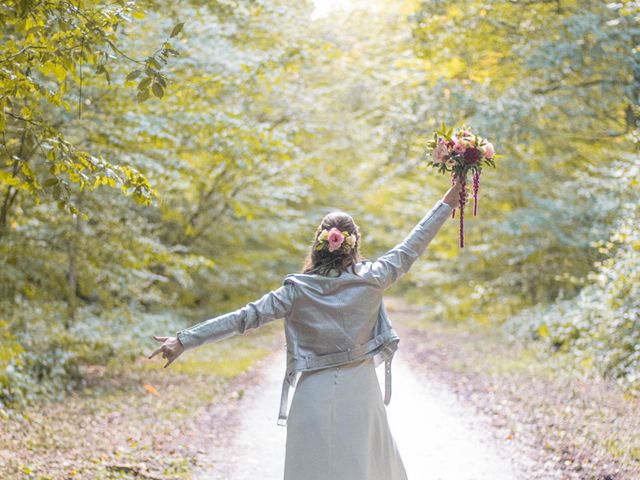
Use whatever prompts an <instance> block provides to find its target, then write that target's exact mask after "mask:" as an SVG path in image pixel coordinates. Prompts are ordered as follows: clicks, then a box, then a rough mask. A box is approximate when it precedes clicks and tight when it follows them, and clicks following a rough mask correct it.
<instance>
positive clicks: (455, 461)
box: [193, 349, 523, 480]
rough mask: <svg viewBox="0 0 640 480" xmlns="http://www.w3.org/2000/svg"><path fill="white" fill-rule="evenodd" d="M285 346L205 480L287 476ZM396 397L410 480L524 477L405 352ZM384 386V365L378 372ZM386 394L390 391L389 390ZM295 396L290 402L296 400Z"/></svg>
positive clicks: (198, 474) (213, 452) (393, 414)
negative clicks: (282, 404) (281, 414)
mask: <svg viewBox="0 0 640 480" xmlns="http://www.w3.org/2000/svg"><path fill="white" fill-rule="evenodd" d="M284 366H285V357H284V349H281V350H280V351H278V352H277V353H275V354H272V355H270V356H269V357H267V358H266V359H265V360H264V361H263V362H261V365H260V366H259V367H258V368H260V370H261V372H262V375H256V376H255V377H254V378H255V379H256V380H255V382H254V384H253V385H252V386H251V387H249V388H248V389H247V391H246V393H245V394H244V396H243V398H242V399H240V400H239V401H238V409H237V412H239V413H240V415H238V416H237V417H236V421H237V426H236V427H235V428H234V432H233V438H230V439H229V440H228V441H227V442H220V443H219V444H217V445H215V446H214V447H213V448H211V449H210V451H209V452H208V453H207V455H206V459H205V461H207V462H209V464H210V466H208V467H206V468H201V469H200V470H198V471H195V472H194V474H193V478H194V479H202V480H205V479H207V480H254V479H256V478H261V479H263V480H282V477H283V465H284V451H285V440H286V428H284V427H280V426H277V425H276V419H277V410H278V405H279V396H280V386H281V381H282V375H283V372H284ZM392 370H393V394H392V399H391V403H390V404H389V405H388V407H387V414H388V417H389V423H390V426H391V431H392V433H393V435H394V438H395V439H396V442H397V444H398V448H399V450H400V452H401V454H402V457H403V460H404V463H405V467H406V469H407V473H408V476H409V479H410V480H421V479H429V480H439V479H442V480H445V479H446V480H484V479H486V480H515V479H520V478H523V476H522V475H519V474H518V473H517V471H516V467H515V466H514V465H513V464H512V463H511V460H509V459H508V458H505V455H507V454H506V453H503V454H502V456H501V455H500V453H499V452H504V451H505V450H503V449H502V446H498V445H497V444H496V443H495V440H494V439H493V437H492V436H491V434H490V432H486V431H483V425H484V423H482V422H479V421H478V419H477V418H476V417H475V416H474V414H473V413H472V412H471V411H470V410H467V409H466V408H465V407H463V406H462V405H461V404H460V403H459V402H458V401H457V400H456V398H455V396H454V395H453V394H452V393H451V392H449V391H448V390H447V389H446V387H445V386H444V385H442V384H437V383H434V382H431V381H428V382H427V381H425V380H423V379H422V377H420V379H419V378H418V377H417V376H416V375H415V374H414V373H413V372H412V371H411V367H410V366H409V364H408V362H407V361H406V360H405V358H404V355H403V354H402V349H399V350H398V352H397V353H396V356H395V357H394V360H393V365H392ZM377 374H378V380H379V382H380V385H381V388H382V389H383V388H384V383H383V380H384V378H383V375H384V371H383V366H382V365H381V366H379V367H378V369H377ZM383 391H384V390H383ZM291 397H292V396H290V399H289V402H291Z"/></svg>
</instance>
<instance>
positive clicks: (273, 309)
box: [149, 283, 296, 367]
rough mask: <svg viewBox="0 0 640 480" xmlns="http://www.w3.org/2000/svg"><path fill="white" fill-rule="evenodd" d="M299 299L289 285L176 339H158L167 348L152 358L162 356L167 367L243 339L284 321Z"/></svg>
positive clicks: (180, 334)
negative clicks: (202, 349) (205, 348)
mask: <svg viewBox="0 0 640 480" xmlns="http://www.w3.org/2000/svg"><path fill="white" fill-rule="evenodd" d="M295 296H296V287H295V285H293V284H292V283H285V284H284V285H282V286H280V287H279V288H278V289H276V290H272V291H271V292H269V293H267V294H265V295H263V296H262V297H261V298H259V299H258V300H255V301H253V302H249V303H248V304H246V305H245V306H244V307H242V308H239V309H238V310H234V311H233V312H229V313H225V314H223V315H219V316H217V317H214V318H210V319H209V320H205V321H203V322H200V323H198V324H196V325H193V326H191V327H188V328H185V329H183V330H180V331H179V332H177V333H176V335H175V336H174V337H158V336H154V337H153V338H154V339H155V340H157V341H159V342H163V344H162V345H161V346H160V347H158V348H157V349H156V350H155V351H154V352H153V353H152V354H151V355H150V356H149V358H152V357H153V356H154V355H156V354H157V353H160V352H162V353H163V355H162V357H163V358H167V359H168V360H169V361H168V362H167V364H166V365H165V367H167V366H169V365H170V364H171V363H172V362H173V361H174V360H175V359H176V358H178V357H179V356H180V355H181V354H182V352H184V351H186V350H191V349H193V348H196V347H198V346H200V345H203V344H205V343H209V342H215V341H218V340H222V339H224V338H227V337H230V336H233V335H239V334H242V333H244V332H245V331H247V330H249V329H252V328H258V327H261V326H262V325H264V324H266V323H268V322H271V321H273V320H277V319H279V318H283V317H285V316H286V315H288V314H289V312H290V311H291V308H292V307H293V302H294V301H295Z"/></svg>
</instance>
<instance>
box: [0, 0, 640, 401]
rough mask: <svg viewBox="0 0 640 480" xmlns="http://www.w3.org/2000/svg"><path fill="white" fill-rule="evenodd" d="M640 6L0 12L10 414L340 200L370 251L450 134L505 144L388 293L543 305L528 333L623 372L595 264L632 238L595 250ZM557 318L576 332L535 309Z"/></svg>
mask: <svg viewBox="0 0 640 480" xmlns="http://www.w3.org/2000/svg"><path fill="white" fill-rule="evenodd" d="M636 3H637V2H630V1H629V2H626V1H625V2H618V3H615V4H611V3H610V4H607V3H603V2H599V1H595V0H593V1H587V2H570V1H566V2H565V1H562V2H547V1H531V2H527V7H526V8H522V6H521V5H519V4H518V2H507V1H502V0H489V1H483V2H480V1H475V0H455V1H452V2H442V1H436V0H431V1H423V2H413V1H409V2H404V1H401V2H387V1H382V0H380V1H373V2H367V4H366V7H362V6H360V7H357V6H354V12H353V14H352V15H344V14H341V13H339V12H334V13H332V14H330V15H329V16H326V17H320V18H316V19H311V17H310V14H311V12H312V8H313V6H312V2H310V1H302V2H293V3H292V2H285V1H281V0H277V1H273V2H263V1H252V0H241V1H237V2H227V1H215V2H202V1H198V0H191V1H188V2H175V1H171V0H148V1H144V2H143V1H139V2H135V1H134V2H124V3H123V2H112V3H106V4H105V3H98V2H82V3H80V4H76V3H75V2H73V3H72V2H69V1H64V0H52V1H48V2H39V1H34V2H24V1H12V0H10V1H8V2H4V3H3V4H2V6H0V25H2V27H1V28H2V30H3V36H2V39H1V40H0V45H1V46H2V47H1V50H2V53H0V107H1V108H0V117H1V118H2V123H1V125H0V126H1V128H0V133H2V134H3V135H2V139H1V140H2V149H1V150H0V208H1V210H0V265H1V268H0V299H1V300H0V320H1V321H2V322H4V323H1V324H0V325H2V327H0V339H1V340H2V344H1V346H0V362H1V363H0V372H4V373H3V374H2V377H1V378H2V380H1V381H2V382H3V384H2V385H3V388H5V390H3V392H4V393H3V397H2V398H3V401H9V400H11V401H16V402H19V401H20V400H19V397H20V396H21V395H22V397H21V398H27V397H28V396H29V395H32V393H34V392H36V391H37V389H38V388H39V387H37V386H35V385H36V383H37V382H38V380H37V379H38V378H41V379H45V378H49V380H48V381H49V382H50V383H51V384H52V385H53V384H57V385H59V387H60V390H59V392H60V393H61V394H64V392H65V391H66V388H67V387H66V386H65V384H66V382H65V381H63V380H62V377H65V378H68V380H69V385H70V386H73V385H75V384H76V383H74V382H76V380H79V379H78V377H77V375H78V372H81V371H82V367H83V365H85V364H93V363H105V362H108V361H112V360H113V359H114V358H118V357H119V356H121V355H124V357H123V358H124V359H127V355H126V354H124V353H123V352H133V353H132V354H134V353H136V352H137V353H139V352H140V351H141V345H144V342H145V339H148V336H149V335H150V334H152V333H158V334H160V333H161V332H162V331H165V333H171V332H174V331H177V330H178V329H180V328H183V327H184V326H185V325H187V324H188V323H192V322H195V321H199V320H202V319H203V317H205V316H206V317H211V316H214V315H216V314H220V313H224V312H225V311H229V310H231V309H235V308H238V307H240V306H242V305H243V304H245V303H246V302H248V301H250V300H252V299H254V298H257V297H258V296H259V295H261V294H263V293H264V292H265V291H267V290H268V289H271V288H275V287H277V285H278V284H279V283H280V282H281V279H282V276H283V275H284V274H286V273H289V272H291V271H299V270H300V268H301V267H302V262H303V260H304V257H305V255H306V254H307V252H308V250H309V248H310V247H311V245H312V243H313V241H312V240H313V239H312V234H313V231H314V230H315V228H316V226H317V224H318V222H319V221H320V219H321V218H322V217H323V216H324V215H325V214H326V213H328V212H329V211H331V210H343V211H347V212H349V213H351V214H352V215H353V216H354V219H355V220H356V223H357V224H358V225H359V227H360V229H361V232H362V235H363V252H362V253H363V254H364V256H365V257H368V258H371V257H375V256H376V254H379V253H382V252H384V251H385V250H386V249H388V248H390V247H391V246H393V245H395V244H396V243H397V242H399V241H400V240H401V238H402V236H403V235H404V234H406V233H408V232H409V230H410V228H411V227H412V226H413V225H415V223H416V222H417V220H418V219H419V218H421V217H422V216H423V215H424V214H425V212H426V211H427V210H428V209H429V208H430V206H431V205H432V204H433V203H434V201H435V200H436V199H437V198H438V197H439V196H440V195H441V194H442V193H443V192H444V190H445V189H446V188H448V181H447V182H444V183H443V182H442V179H441V178H437V176H436V175H433V174H432V173H431V172H428V171H427V168H426V167H427V159H426V157H425V155H424V153H425V146H426V141H428V140H429V139H430V138H431V135H432V132H433V130H434V128H436V126H437V125H439V124H441V123H442V122H444V123H447V124H466V125H469V126H470V127H472V128H473V129H474V130H478V131H481V132H483V134H484V135H487V137H489V138H490V139H491V140H492V141H493V140H494V139H495V142H494V144H495V147H496V151H499V152H500V153H501V154H503V155H504V158H503V159H502V160H501V161H502V165H503V168H499V169H497V170H496V171H495V172H494V171H493V170H492V171H490V172H488V174H487V175H486V177H484V176H483V187H482V188H483V194H482V204H481V206H480V212H481V214H480V215H479V216H478V217H477V219H475V218H473V219H471V221H469V222H468V224H467V229H466V230H467V235H468V236H469V237H468V238H469V247H468V248H465V249H464V250H463V251H460V250H459V249H458V248H456V242H455V241H453V238H454V236H453V233H454V231H455V230H454V228H455V226H454V225H452V224H451V223H453V222H450V223H449V224H448V225H445V226H444V227H443V229H442V232H441V233H440V234H439V235H438V238H437V239H435V240H434V241H433V243H432V244H431V246H430V248H429V250H428V251H427V252H426V253H425V255H424V258H423V259H421V261H420V262H417V263H416V264H415V266H414V267H413V268H412V271H411V273H410V275H408V276H407V277H406V279H404V280H403V281H402V282H401V285H398V286H397V287H394V288H398V289H400V288H404V289H405V290H406V292H407V293H408V294H410V295H411V296H412V297H413V298H415V299H417V300H419V301H421V302H424V303H429V304H430V305H431V309H430V311H431V312H432V315H433V316H437V317H443V318H445V319H447V320H449V321H458V320H462V319H465V318H473V319H474V320H476V321H478V322H483V323H488V322H495V323H499V322H501V321H503V320H505V319H507V318H509V317H511V316H513V315H515V314H517V313H518V312H520V311H523V312H533V310H530V309H529V307H533V306H535V305H539V306H538V307H536V309H537V310H536V311H537V312H538V313H537V314H535V315H532V316H531V317H528V318H530V319H531V323H530V324H529V323H528V322H525V321H524V320H522V319H523V318H524V315H525V314H524V313H523V314H522V316H518V317H516V318H517V319H520V320H521V321H518V320H513V322H515V323H518V322H519V323H518V324H519V325H520V328H521V329H522V332H532V331H533V332H536V331H537V329H538V327H539V326H540V325H542V324H543V323H544V324H545V325H547V328H548V330H549V337H551V336H552V335H553V336H558V338H559V339H561V342H562V344H563V345H566V347H563V348H571V349H575V351H577V352H578V351H583V350H584V351H586V350H588V349H586V350H585V349H583V348H582V347H581V346H580V345H582V344H581V343H580V342H582V340H584V342H585V343H587V342H588V338H589V337H588V336H587V335H585V333H586V332H587V331H590V332H592V334H593V335H594V338H598V339H599V340H598V341H599V342H600V344H599V345H600V346H599V347H598V352H599V353H598V355H597V356H593V355H592V356H593V358H594V362H598V364H601V365H602V368H603V371H607V372H611V373H612V374H613V375H614V376H617V377H619V378H625V379H629V382H631V381H632V378H633V375H634V374H633V371H634V370H635V369H636V363H634V362H636V360H633V358H634V357H633V355H632V354H631V353H630V352H631V350H630V349H631V343H629V342H628V341H627V340H629V339H631V338H633V337H629V338H628V339H622V333H621V332H623V331H625V329H626V328H627V326H626V325H627V324H626V323H624V322H622V323H620V324H619V325H617V326H613V325H609V326H607V328H604V327H605V325H606V323H605V322H603V321H601V319H602V318H604V315H605V313H604V312H600V313H598V314H597V315H596V314H595V313H593V311H594V310H593V308H592V307H593V305H591V306H589V305H587V304H588V303H589V302H592V301H595V300H594V299H597V298H600V299H601V300H602V301H601V304H602V305H605V304H606V303H607V302H606V301H605V300H606V299H614V298H619V299H620V298H623V296H624V294H625V292H628V291H629V288H630V287H629V285H630V284H629V281H630V280H629V279H630V278H631V277H630V276H629V275H626V276H620V277H618V280H616V281H614V280H613V277H614V267H613V266H612V267H611V270H607V272H609V273H610V274H611V275H612V277H611V278H612V279H611V282H613V283H607V284H602V283H598V282H597V281H596V279H595V278H592V277H590V276H589V272H590V271H591V270H592V269H593V265H594V263H595V262H604V263H603V265H606V264H607V263H606V262H608V261H611V262H614V263H615V262H621V263H620V265H618V264H617V263H616V265H618V266H617V267H615V271H616V272H618V271H623V267H622V266H621V265H627V266H628V267H627V268H632V267H633V266H634V265H635V264H633V261H634V260H633V255H632V254H633V253H634V252H635V250H633V248H631V247H629V246H628V245H632V244H628V245H627V244H625V245H627V246H624V245H623V246H621V247H620V249H619V250H617V251H612V252H609V251H608V250H603V249H601V248H598V247H595V246H594V245H598V242H601V241H606V239H609V238H610V237H611V236H612V235H614V234H615V232H616V231H618V230H620V229H622V228H623V227H621V226H620V225H622V224H620V223H619V221H620V219H621V218H622V217H623V216H624V215H628V214H623V208H622V207H623V206H624V205H625V204H627V203H631V204H633V203H634V202H637V200H638V198H637V185H638V184H637V179H636V177H637V174H633V173H631V172H632V169H633V168H635V167H634V165H636V164H637V163H636V162H637V148H638V143H637V142H638V138H640V136H639V134H638V105H639V100H638V98H639V89H638V85H639V84H640V81H639V77H638V75H639V72H640V63H639V60H638V51H639V50H638V38H639V37H638V34H639V26H638V18H639V17H638V15H637V13H638V12H637V11H636V9H637V6H636ZM358 8H360V10H358ZM362 8H365V10H364V11H363V10H362ZM178 19H188V20H187V21H185V22H184V23H183V22H182V21H178ZM620 172H624V173H620ZM445 183H446V184H445ZM101 185H103V186H107V187H110V188H104V189H103V188H97V187H98V186H101ZM122 190H124V191H125V192H126V193H128V194H131V195H132V196H133V198H134V199H135V200H137V202H131V198H129V196H128V195H122V194H121V191H122ZM60 207H62V208H60ZM629 248H631V250H629ZM623 252H628V256H624V255H625V254H624V253H623ZM608 259H611V260H608ZM603 268H609V267H603ZM609 273H605V275H609ZM614 283H615V285H618V286H617V287H616V288H617V289H618V290H617V292H614V291H613V290H612V288H613V286H612V285H613V284H614ZM581 291H582V292H584V293H580V292H581ZM578 294H580V295H579V296H576V295H578ZM556 301H557V303H554V302H556ZM611 301H612V302H614V303H615V301H614V300H611ZM561 308H562V309H564V310H566V311H571V312H573V313H571V318H572V320H571V322H570V324H571V325H575V328H577V329H578V330H579V331H580V334H579V335H578V336H577V337H576V336H575V334H574V333H571V334H565V333H562V330H561V328H560V327H558V326H557V325H559V324H557V322H556V323H554V322H555V320H554V321H553V322H552V320H551V319H552V318H553V319H555V318H556V317H555V316H554V314H552V313H545V312H547V310H546V309H549V310H548V312H551V311H552V310H554V309H556V310H557V309H561ZM603 308H604V307H603ZM607 308H609V309H610V310H611V311H609V313H608V314H612V315H616V316H617V317H616V318H625V317H624V316H625V315H632V314H633V308H635V307H633V305H632V306H625V307H624V308H625V309H627V310H626V312H627V313H624V312H623V311H622V310H616V309H617V308H618V307H613V306H610V307H607ZM621 308H622V307H621ZM523 309H527V310H523ZM564 310H563V311H564ZM580 312H582V313H580ZM612 312H613V313H612ZM581 314H584V315H585V317H584V318H583V317H580V315H581ZM581 322H583V323H581ZM584 322H586V323H584ZM510 324H511V323H510ZM571 325H569V327H568V328H569V331H573V329H574V326H571ZM579 325H581V326H579ZM633 328H635V327H632V329H633ZM134 331H135V332H136V333H135V334H134ZM524 335H525V336H526V335H527V333H525V334H524ZM572 335H573V337H572ZM569 337H571V338H574V337H575V338H574V340H571V341H569V340H566V339H567V338H569ZM554 338H555V337H554ZM578 339H581V340H579V341H578ZM559 341H560V340H559ZM551 344H553V343H551ZM49 351H54V352H58V353H56V357H55V359H56V360H55V361H54V360H50V359H49V357H47V354H46V352H49ZM589 355H591V354H589ZM594 355H595V354H594ZM52 358H53V357H52ZM9 365H11V366H12V367H11V368H12V371H10V372H8V373H7V372H6V370H7V367H8V366H9ZM52 379H55V381H52ZM29 385H31V386H32V387H33V388H31V387H30V386H29ZM9 387H10V389H9V390H7V388H9ZM43 388H45V387H43ZM46 388H49V387H46ZM52 388H53V387H52ZM18 392H21V393H18ZM30 392H31V393H30ZM41 393H42V394H45V395H53V394H54V393H55V392H54V391H50V392H49V393H46V391H45V390H43V391H42V392H41Z"/></svg>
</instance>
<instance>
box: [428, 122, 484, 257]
mask: <svg viewBox="0 0 640 480" xmlns="http://www.w3.org/2000/svg"><path fill="white" fill-rule="evenodd" d="M427 147H428V149H429V150H428V152H427V155H430V157H431V161H429V165H430V166H432V167H436V168H437V169H438V170H439V171H440V172H441V173H446V172H451V182H452V183H453V182H454V180H455V179H456V178H457V179H458V181H459V182H460V187H461V190H460V202H459V208H460V248H463V247H464V206H465V205H466V203H467V174H468V173H469V171H471V172H472V173H473V216H474V217H475V216H476V215H477V214H478V189H479V188H480V174H481V173H482V166H483V164H484V165H491V166H492V167H493V168H495V167H496V164H495V163H494V161H493V160H494V158H496V157H497V155H496V154H495V151H494V149H493V145H492V144H491V143H490V142H489V141H487V139H486V138H482V137H480V136H479V135H476V134H474V133H473V132H472V131H471V129H470V128H469V127H466V126H463V127H461V128H459V129H457V130H456V131H455V132H454V131H453V128H447V127H446V125H444V124H442V129H441V130H440V131H437V130H436V131H435V132H434V133H433V140H429V141H428V142H427ZM455 213H456V210H455V208H454V209H453V212H451V216H452V217H454V216H455Z"/></svg>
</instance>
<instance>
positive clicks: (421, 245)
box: [370, 182, 460, 289]
mask: <svg viewBox="0 0 640 480" xmlns="http://www.w3.org/2000/svg"><path fill="white" fill-rule="evenodd" d="M459 195H460V185H459V183H458V182H455V183H454V184H453V186H452V187H451V188H450V189H449V190H448V191H447V193H446V194H445V195H444V196H443V197H442V199H440V200H438V201H437V202H436V204H435V205H434V206H433V208H432V209H431V210H430V211H429V212H428V213H427V214H426V215H425V216H424V217H423V218H422V219H421V220H420V221H419V222H418V224H417V225H416V226H415V227H414V228H413V230H411V232H410V233H409V234H408V235H407V236H406V237H405V238H404V240H403V241H402V242H400V243H399V244H397V245H396V246H395V247H393V248H392V249H391V250H389V251H388V252H386V253H385V254H384V255H381V256H380V257H379V258H377V259H376V260H375V261H374V262H373V263H372V265H371V270H370V271H371V274H372V275H373V277H374V278H375V279H376V280H377V282H378V284H379V285H380V286H381V287H382V288H383V289H386V288H388V287H390V286H391V285H392V284H393V283H394V282H395V281H396V280H398V279H399V278H400V277H401V276H402V275H404V274H405V273H407V272H408V271H409V269H410V268H411V266H412V265H413V263H414V262H415V261H416V260H417V259H418V257H419V256H420V255H421V254H422V252H424V250H425V249H426V248H427V245H429V243H430V242H431V240H433V237H435V235H436V233H438V230H440V227H441V226H442V225H443V224H444V222H445V221H446V220H447V218H449V217H450V216H451V211H452V210H453V208H454V206H455V205H456V204H457V202H458V198H459Z"/></svg>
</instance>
